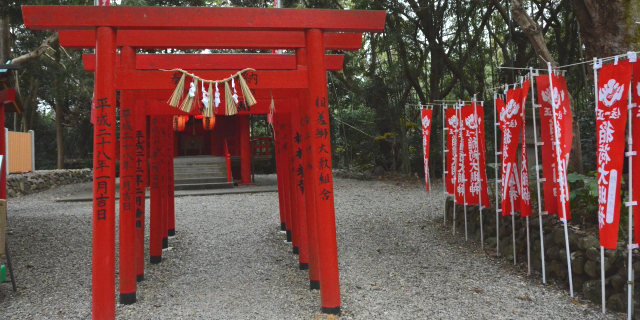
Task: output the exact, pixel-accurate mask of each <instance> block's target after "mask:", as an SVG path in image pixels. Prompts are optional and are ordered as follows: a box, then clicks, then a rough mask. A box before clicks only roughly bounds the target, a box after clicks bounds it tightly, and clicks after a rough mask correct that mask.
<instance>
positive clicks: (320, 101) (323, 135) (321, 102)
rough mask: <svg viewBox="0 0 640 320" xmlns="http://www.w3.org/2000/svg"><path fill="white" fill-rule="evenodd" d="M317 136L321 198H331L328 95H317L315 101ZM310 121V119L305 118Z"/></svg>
mask: <svg viewBox="0 0 640 320" xmlns="http://www.w3.org/2000/svg"><path fill="white" fill-rule="evenodd" d="M315 107H316V108H315V112H314V113H315V114H316V119H315V136H314V138H315V139H316V143H317V144H316V145H317V146H318V147H317V150H315V152H316V153H317V155H318V159H319V161H318V169H317V172H318V183H319V188H318V189H317V191H318V192H319V196H320V199H322V200H325V201H327V200H329V199H331V197H333V194H332V188H331V186H327V184H330V183H331V178H330V177H331V176H332V175H331V160H330V157H331V152H330V148H331V141H330V139H329V121H328V120H329V119H328V117H329V108H328V107H327V97H316V102H315ZM304 121H305V122H306V121H309V119H305V120H304Z"/></svg>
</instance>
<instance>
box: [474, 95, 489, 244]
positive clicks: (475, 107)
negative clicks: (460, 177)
mask: <svg viewBox="0 0 640 320" xmlns="http://www.w3.org/2000/svg"><path fill="white" fill-rule="evenodd" d="M480 103H482V101H481V102H480ZM483 107H484V105H483ZM483 114H484V113H483ZM473 116H474V117H475V118H474V120H475V121H476V141H475V143H476V146H477V148H478V153H480V136H479V135H478V131H479V129H478V127H479V126H480V122H479V121H478V103H477V101H476V95H475V94H474V95H473ZM478 157H479V156H478ZM478 159H479V158H478ZM485 171H486V170H485ZM482 181H483V180H482V175H481V174H480V172H478V182H480V193H479V194H478V214H479V215H480V248H482V249H484V230H483V226H482Z"/></svg>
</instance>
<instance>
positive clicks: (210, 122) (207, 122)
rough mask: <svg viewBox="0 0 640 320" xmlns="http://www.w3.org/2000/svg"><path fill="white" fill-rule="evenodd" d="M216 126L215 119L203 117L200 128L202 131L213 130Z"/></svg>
mask: <svg viewBox="0 0 640 320" xmlns="http://www.w3.org/2000/svg"><path fill="white" fill-rule="evenodd" d="M215 125H216V117H203V118H202V126H203V127H204V130H207V131H209V130H213V126H215Z"/></svg>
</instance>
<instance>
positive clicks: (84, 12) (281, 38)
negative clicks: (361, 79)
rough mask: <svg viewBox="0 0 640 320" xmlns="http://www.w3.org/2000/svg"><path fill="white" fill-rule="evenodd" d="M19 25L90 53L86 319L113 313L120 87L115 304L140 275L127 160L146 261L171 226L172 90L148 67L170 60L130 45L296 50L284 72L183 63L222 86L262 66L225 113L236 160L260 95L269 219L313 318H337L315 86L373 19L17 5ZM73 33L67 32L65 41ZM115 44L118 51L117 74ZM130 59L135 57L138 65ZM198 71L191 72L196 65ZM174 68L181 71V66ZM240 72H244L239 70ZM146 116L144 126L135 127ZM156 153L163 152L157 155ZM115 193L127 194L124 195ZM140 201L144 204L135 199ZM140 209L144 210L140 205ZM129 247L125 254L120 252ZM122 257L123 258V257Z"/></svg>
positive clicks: (351, 14) (279, 66) (324, 130)
mask: <svg viewBox="0 0 640 320" xmlns="http://www.w3.org/2000/svg"><path fill="white" fill-rule="evenodd" d="M23 17H24V22H25V24H26V25H27V27H29V28H31V29H40V30H41V29H55V30H60V36H61V43H62V45H63V46H64V45H67V46H73V45H75V46H93V45H95V48H96V54H95V79H96V80H95V90H94V95H95V97H96V109H95V111H96V123H95V129H94V133H95V134H94V186H93V190H94V202H93V257H92V259H93V270H92V271H93V274H92V283H93V286H92V292H93V296H92V299H93V318H94V319H113V318H114V317H115V300H114V294H113V293H114V292H115V230H114V229H115V219H114V217H115V210H114V209H115V208H114V207H115V198H114V196H115V194H114V193H115V166H116V162H115V155H116V153H115V146H116V141H115V134H116V123H117V122H116V117H115V115H116V110H115V108H116V102H115V90H116V89H119V90H121V101H120V108H121V110H120V137H121V141H120V157H121V167H120V172H121V182H120V183H121V188H120V190H121V199H122V200H121V208H120V209H121V211H120V212H121V221H120V223H121V224H120V230H121V234H120V247H121V252H120V261H121V264H120V277H121V279H120V283H121V288H120V297H121V301H122V302H125V303H130V302H133V301H135V293H136V288H135V276H134V275H135V274H136V271H137V275H138V279H140V276H141V273H140V268H141V266H140V265H141V263H140V261H141V260H140V255H141V251H142V248H143V246H142V244H143V243H141V242H140V241H141V239H144V237H143V236H144V234H143V233H140V228H141V227H140V226H143V225H144V215H142V220H141V217H139V216H138V212H139V211H138V210H140V208H141V207H140V204H139V201H138V195H139V194H140V193H141V192H142V194H144V185H145V181H144V179H145V178H144V174H145V172H144V169H143V168H139V167H138V164H145V163H146V161H147V156H149V157H150V158H151V167H150V175H149V176H150V179H151V181H150V187H151V193H152V196H151V221H150V223H151V235H150V241H151V243H150V259H151V262H152V263H159V262H160V261H161V254H162V251H161V248H162V245H166V241H164V239H166V237H167V236H168V234H169V230H170V229H171V228H172V226H173V224H172V223H173V216H172V214H173V211H172V208H173V194H172V192H173V185H172V183H173V182H172V176H171V175H172V171H173V170H172V159H173V155H172V154H173V153H174V151H172V150H171V148H172V147H173V145H174V144H173V143H171V142H170V141H171V135H172V134H173V129H172V123H171V120H172V117H173V116H174V115H184V114H185V113H184V112H182V111H180V110H179V109H177V108H172V107H170V106H168V105H167V104H166V100H167V99H168V98H169V96H170V92H171V91H172V90H173V89H174V86H175V84H174V83H172V78H173V74H172V73H170V72H164V71H152V70H153V69H158V68H159V66H160V65H166V66H170V65H173V64H174V63H182V62H176V61H175V60H174V61H171V59H175V58H174V57H171V56H167V57H161V56H160V58H157V59H156V58H150V60H148V61H145V60H144V59H147V58H146V56H145V55H136V54H135V49H137V48H184V49H187V48H190V49H198V48H225V49H295V50H296V55H295V67H294V68H291V59H292V58H291V56H286V57H277V58H270V57H264V56H248V55H247V56H242V57H235V56H228V57H227V56H218V57H217V59H218V60H217V61H218V63H220V65H221V66H223V67H224V68H229V69H226V70H225V69H218V68H216V67H213V66H210V65H206V63H210V62H206V61H205V60H206V59H204V60H201V61H198V60H197V59H199V58H202V57H203V56H205V55H196V56H194V57H187V59H186V60H185V61H191V62H190V63H194V65H192V67H194V68H193V69H192V70H199V71H197V74H198V76H200V77H202V78H205V79H222V78H226V77H228V76H229V74H231V73H235V72H236V71H237V69H239V68H238V66H239V65H240V64H243V63H252V62H251V61H253V62H254V63H256V64H261V63H263V64H265V65H266V66H265V69H263V70H259V69H256V70H257V71H255V72H253V73H252V74H250V75H249V76H248V79H247V78H245V80H247V83H248V84H249V86H250V87H251V89H252V91H255V97H256V99H257V100H258V104H257V105H255V106H252V107H251V111H247V110H245V111H240V112H239V114H238V116H237V117H238V118H239V119H240V121H239V125H240V130H239V135H240V141H241V143H242V141H247V143H246V146H244V144H243V145H242V146H240V153H241V155H242V158H243V159H244V158H248V157H249V155H250V153H251V148H250V145H249V143H248V142H249V139H248V138H249V136H248V130H247V127H248V121H247V119H248V114H250V113H254V112H255V113H264V114H266V113H268V102H270V91H271V92H272V93H273V97H274V99H276V101H277V103H276V104H277V106H278V107H277V109H276V113H275V120H274V128H275V135H276V161H277V168H278V170H277V171H278V177H279V178H278V191H279V197H280V198H279V199H280V209H281V219H282V220H281V222H282V223H284V226H286V229H287V236H288V238H289V239H291V240H292V242H293V246H294V251H296V250H298V251H299V254H300V267H301V268H306V267H307V266H308V267H309V278H310V281H311V282H310V284H311V288H312V289H314V288H316V289H317V288H320V289H321V300H322V311H323V312H326V313H332V314H339V313H340V284H339V274H338V255H337V243H336V230H335V212H334V201H333V176H332V172H331V168H332V166H331V144H330V127H329V105H328V97H327V80H326V71H327V66H328V65H329V66H331V64H332V63H334V62H331V61H332V60H331V59H336V58H334V57H330V58H327V56H326V54H325V50H326V49H327V48H335V47H338V48H339V47H340V46H341V45H344V48H343V49H350V50H355V49H358V48H359V47H360V45H361V44H360V39H361V38H362V35H361V33H362V32H381V31H382V30H383V28H384V22H385V12H384V11H365V10H324V9H312V10H309V9H263V8H200V7H124V6H116V7H94V6H23ZM202 17H207V18H206V19H202ZM65 29H67V30H65ZM93 30H95V36H94V39H95V42H93V43H92V42H91V41H90V40H86V39H92V38H91V34H93V33H94V31H93ZM74 33H76V36H74V37H68V35H69V34H71V35H73V34H74ZM79 33H85V34H86V35H87V36H85V40H82V39H80V38H81V37H79V36H77V34H79ZM356 39H357V40H358V41H357V42H358V43H357V46H355V44H356V41H354V40H356ZM87 41H88V42H87ZM117 47H121V57H120V66H118V62H117V61H118V57H117V54H116V48H117ZM138 56H140V57H141V59H140V60H139V61H138V59H137V58H138ZM143 56H144V58H142V57H143ZM189 59H195V60H189ZM225 59H227V60H226V61H225ZM252 59H253V60H252ZM267 60H272V61H271V62H266V61H267ZM274 61H275V62H274ZM203 63H204V65H203V66H200V65H199V64H203ZM179 67H180V68H183V69H189V68H188V67H185V66H183V65H180V66H179ZM246 67H254V66H251V65H246V66H242V68H246ZM145 68H149V69H145ZM201 68H202V69H201ZM254 68H255V67H254ZM268 68H272V69H268ZM267 95H269V98H267ZM158 99H159V100H158ZM194 109H197V108H194ZM220 109H222V108H220ZM147 115H148V117H149V119H148V121H149V123H148V124H147V120H145V118H146V117H147ZM129 119H130V120H129ZM217 126H218V124H216V127H217ZM123 127H124V128H123ZM147 130H149V131H147ZM225 145H226V140H225ZM166 146H170V147H169V150H167V148H166ZM163 147H164V148H163ZM147 150H148V154H147ZM247 164H248V162H246V163H245V162H243V163H242V167H243V169H242V176H243V178H242V180H245V179H248V177H249V174H250V170H249V168H248V166H247ZM142 166H143V167H144V165H142ZM291 169H293V171H292V170H291ZM124 183H128V184H127V186H128V187H127V188H123V186H124V185H123V184H124ZM123 189H124V190H123ZM127 191H129V192H130V193H132V194H133V195H135V196H134V197H128V198H125V196H127V194H126V192H127ZM123 192H124V193H123ZM126 199H129V200H126ZM128 201H131V204H130V205H127V203H129V202H128ZM141 202H142V206H144V198H142V201H141ZM142 210H143V211H142V212H144V207H142ZM142 230H144V228H143V227H142ZM134 243H135V246H133V245H132V244H134ZM123 246H126V247H127V249H126V250H125V251H123V250H122V247H123ZM132 247H133V249H131V248H132ZM296 248H297V249H296ZM123 256H126V257H125V258H124V259H123ZM132 257H135V258H132ZM132 279H133V280H132ZM320 284H321V285H320Z"/></svg>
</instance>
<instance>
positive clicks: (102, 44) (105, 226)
mask: <svg viewBox="0 0 640 320" xmlns="http://www.w3.org/2000/svg"><path fill="white" fill-rule="evenodd" d="M96 60H97V61H96V73H95V82H94V85H95V89H94V95H95V98H96V107H95V113H96V123H95V126H94V130H93V214H92V216H93V217H92V221H93V226H92V228H93V233H92V235H93V237H92V249H93V250H92V253H91V255H92V256H91V260H92V266H91V269H92V272H91V278H92V287H91V293H92V295H91V297H92V316H93V319H115V317H116V296H115V291H116V281H115V276H116V274H115V268H116V264H115V191H116V181H115V180H116V140H115V138H116V92H115V89H114V87H115V73H114V72H115V61H116V31H115V28H112V27H98V28H97V29H96Z"/></svg>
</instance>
